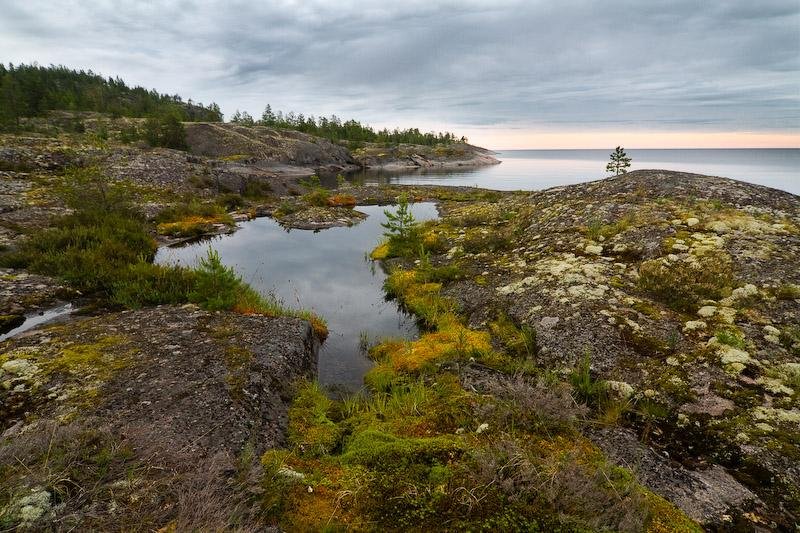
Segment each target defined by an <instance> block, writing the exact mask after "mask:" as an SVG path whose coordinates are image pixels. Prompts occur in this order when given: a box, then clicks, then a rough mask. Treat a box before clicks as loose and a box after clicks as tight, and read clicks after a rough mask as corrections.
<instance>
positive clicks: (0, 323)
mask: <svg viewBox="0 0 800 533" xmlns="http://www.w3.org/2000/svg"><path fill="white" fill-rule="evenodd" d="M75 296H76V293H75V291H74V290H71V289H70V288H68V287H66V286H65V285H63V284H62V283H59V282H58V281H56V280H54V279H52V278H48V277H46V276H38V275H35V274H28V273H27V272H24V271H22V270H15V269H11V268H0V333H5V332H6V331H8V330H9V329H12V328H14V327H17V326H19V325H21V324H22V323H23V322H24V321H25V316H26V315H30V314H32V313H36V312H40V311H43V310H45V309H47V308H49V307H52V306H54V305H55V304H57V303H58V302H60V301H65V300H69V299H72V298H74V297H75Z"/></svg>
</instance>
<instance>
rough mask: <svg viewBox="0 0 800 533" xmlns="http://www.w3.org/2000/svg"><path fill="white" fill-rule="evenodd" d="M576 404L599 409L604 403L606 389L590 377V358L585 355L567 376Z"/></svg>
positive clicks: (604, 384)
mask: <svg viewBox="0 0 800 533" xmlns="http://www.w3.org/2000/svg"><path fill="white" fill-rule="evenodd" d="M569 381H570V383H571V384H572V388H573V394H574V395H575V400H576V401H577V402H578V403H582V404H586V405H588V406H589V407H599V406H601V405H602V404H604V403H605V402H606V399H607V397H608V388H607V386H606V383H605V382H604V381H602V380H597V379H595V378H594V377H592V375H591V356H590V355H589V353H586V354H585V355H584V356H583V358H582V359H581V360H580V362H579V363H578V366H577V367H575V369H574V370H573V371H572V373H571V374H570V376H569Z"/></svg>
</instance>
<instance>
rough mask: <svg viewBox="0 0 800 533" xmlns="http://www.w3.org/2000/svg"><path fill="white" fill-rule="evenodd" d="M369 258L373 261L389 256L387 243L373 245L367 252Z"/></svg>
mask: <svg viewBox="0 0 800 533" xmlns="http://www.w3.org/2000/svg"><path fill="white" fill-rule="evenodd" d="M369 256H370V258H371V259H372V260H374V261H381V260H383V259H386V258H387V257H389V243H388V242H382V243H381V244H379V245H378V246H376V247H375V249H374V250H372V252H370V254H369Z"/></svg>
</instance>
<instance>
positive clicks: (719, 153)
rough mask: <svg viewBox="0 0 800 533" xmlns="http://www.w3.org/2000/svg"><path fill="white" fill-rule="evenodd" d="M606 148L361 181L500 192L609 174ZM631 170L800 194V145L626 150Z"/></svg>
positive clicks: (368, 176) (521, 154)
mask: <svg viewBox="0 0 800 533" xmlns="http://www.w3.org/2000/svg"><path fill="white" fill-rule="evenodd" d="M609 152H610V151H609V150H507V151H500V152H497V155H496V157H497V158H498V159H500V160H501V161H502V163H501V164H499V165H492V166H486V167H471V168H460V169H422V170H412V171H402V172H386V171H375V170H368V171H365V172H362V173H357V174H353V175H352V179H353V180H355V181H359V182H364V183H396V184H405V185H422V184H429V185H467V186H476V187H484V188H487V189H498V190H533V189H546V188H548V187H556V186H559V185H568V184H573V183H581V182H585V181H592V180H597V179H601V178H603V177H606V176H608V175H609V174H607V173H606V172H605V166H606V163H607V162H608V156H609ZM627 153H628V155H629V156H630V157H631V158H632V159H633V162H632V165H631V170H637V169H646V168H649V169H666V170H679V171H684V172H694V173H697V174H708V175H711V176H724V177H726V178H733V179H736V180H740V181H746V182H750V183H757V184H759V185H766V186H767V187H773V188H775V189H781V190H784V191H788V192H791V193H794V194H800V149H752V150H627Z"/></svg>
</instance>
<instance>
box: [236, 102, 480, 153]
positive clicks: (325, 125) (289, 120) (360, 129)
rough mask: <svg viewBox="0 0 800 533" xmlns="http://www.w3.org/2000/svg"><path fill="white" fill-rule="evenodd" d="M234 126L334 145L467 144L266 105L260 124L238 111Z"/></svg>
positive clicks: (432, 134)
mask: <svg viewBox="0 0 800 533" xmlns="http://www.w3.org/2000/svg"><path fill="white" fill-rule="evenodd" d="M231 122H233V123H234V124H241V125H243V126H254V125H260V126H270V127H273V128H280V129H287V130H297V131H302V132H303V133H309V134H311V135H317V136H319V137H325V138H326V139H330V140H331V141H334V142H336V141H350V142H356V143H358V142H375V143H384V144H398V143H405V144H424V145H429V146H434V145H437V144H452V143H465V142H467V138H466V137H456V136H455V135H453V134H452V133H450V132H438V133H437V132H427V133H423V132H421V131H420V130H419V129H417V128H409V129H405V130H400V129H397V128H395V129H393V130H388V129H382V130H379V131H375V130H374V129H372V128H371V127H370V126H367V125H364V124H361V123H360V122H358V121H357V120H353V119H350V120H347V121H342V120H341V119H340V118H339V117H337V116H336V115H332V116H331V117H330V118H327V117H319V118H314V117H313V116H305V115H303V114H302V113H300V114H295V113H294V112H293V111H290V112H289V113H287V114H285V115H284V114H283V112H282V111H278V112H277V113H276V112H273V111H272V107H271V106H270V105H267V106H266V108H265V109H264V113H262V115H261V119H260V120H254V119H253V117H252V116H250V114H249V113H247V112H246V111H245V112H243V113H242V112H239V111H238V110H237V111H236V113H234V115H233V116H232V117H231Z"/></svg>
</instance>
